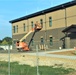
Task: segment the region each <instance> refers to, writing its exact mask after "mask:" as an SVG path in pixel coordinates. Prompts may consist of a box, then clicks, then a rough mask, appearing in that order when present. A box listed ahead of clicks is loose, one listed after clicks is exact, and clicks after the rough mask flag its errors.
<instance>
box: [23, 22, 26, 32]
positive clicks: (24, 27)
mask: <svg viewBox="0 0 76 75" xmlns="http://www.w3.org/2000/svg"><path fill="white" fill-rule="evenodd" d="M23 31H26V26H25V23H24V24H23Z"/></svg>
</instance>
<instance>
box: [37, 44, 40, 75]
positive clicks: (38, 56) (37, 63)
mask: <svg viewBox="0 0 76 75" xmlns="http://www.w3.org/2000/svg"><path fill="white" fill-rule="evenodd" d="M36 59H37V75H40V74H39V55H38V45H36Z"/></svg>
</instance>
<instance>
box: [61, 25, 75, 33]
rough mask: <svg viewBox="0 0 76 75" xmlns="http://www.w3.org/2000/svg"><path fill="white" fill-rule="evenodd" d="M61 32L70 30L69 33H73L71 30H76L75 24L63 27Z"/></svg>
mask: <svg viewBox="0 0 76 75" xmlns="http://www.w3.org/2000/svg"><path fill="white" fill-rule="evenodd" d="M62 32H63V33H65V32H66V33H69V32H71V33H73V32H76V24H75V25H74V24H73V25H71V26H69V27H67V28H65V29H64V30H63V31H62Z"/></svg>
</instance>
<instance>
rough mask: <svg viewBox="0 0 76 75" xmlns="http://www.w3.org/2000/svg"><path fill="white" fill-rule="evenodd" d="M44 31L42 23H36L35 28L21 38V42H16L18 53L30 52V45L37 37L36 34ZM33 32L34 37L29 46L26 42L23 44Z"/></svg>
mask: <svg viewBox="0 0 76 75" xmlns="http://www.w3.org/2000/svg"><path fill="white" fill-rule="evenodd" d="M41 29H42V26H41V24H40V23H38V22H36V24H35V27H34V28H33V29H32V30H30V31H29V32H28V33H27V34H26V35H25V36H24V37H23V38H21V39H20V40H19V41H17V42H16V48H17V50H18V51H29V50H30V44H31V42H32V40H33V37H34V35H35V33H36V32H38V31H40V30H41ZM32 32H33V35H32V37H31V39H30V42H29V44H27V43H26V42H22V41H23V40H24V39H26V37H27V36H28V35H29V34H30V33H32Z"/></svg>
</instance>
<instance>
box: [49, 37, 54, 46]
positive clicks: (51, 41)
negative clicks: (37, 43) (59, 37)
mask: <svg viewBox="0 0 76 75" xmlns="http://www.w3.org/2000/svg"><path fill="white" fill-rule="evenodd" d="M49 41H50V46H52V45H53V37H50V39H49Z"/></svg>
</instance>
